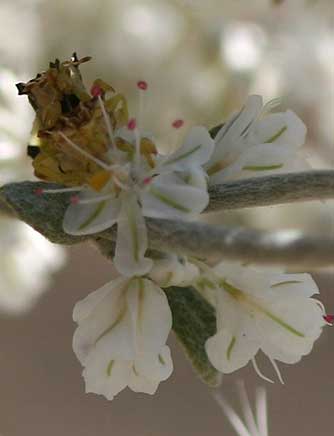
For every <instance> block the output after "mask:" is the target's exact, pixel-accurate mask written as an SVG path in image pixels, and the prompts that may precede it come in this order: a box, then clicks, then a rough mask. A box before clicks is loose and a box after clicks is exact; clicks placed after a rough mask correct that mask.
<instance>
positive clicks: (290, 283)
mask: <svg viewBox="0 0 334 436" xmlns="http://www.w3.org/2000/svg"><path fill="white" fill-rule="evenodd" d="M297 283H303V282H301V281H300V280H286V281H285V282H279V283H275V284H273V285H271V286H270V287H271V288H277V287H278V286H284V285H295V284H297Z"/></svg>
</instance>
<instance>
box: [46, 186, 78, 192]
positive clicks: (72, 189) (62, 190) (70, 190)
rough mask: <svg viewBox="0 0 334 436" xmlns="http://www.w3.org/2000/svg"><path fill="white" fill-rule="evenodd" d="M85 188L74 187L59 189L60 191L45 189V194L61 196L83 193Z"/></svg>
mask: <svg viewBox="0 0 334 436" xmlns="http://www.w3.org/2000/svg"><path fill="white" fill-rule="evenodd" d="M82 189H83V186H73V187H72V188H58V189H43V192H42V193H43V194H61V193H62V192H73V191H82Z"/></svg>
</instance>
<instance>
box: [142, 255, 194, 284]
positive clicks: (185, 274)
mask: <svg viewBox="0 0 334 436" xmlns="http://www.w3.org/2000/svg"><path fill="white" fill-rule="evenodd" d="M198 276H199V269H198V268H197V266H195V265H194V264H192V263H190V262H188V261H187V259H185V258H181V259H180V258H179V257H178V256H176V255H169V256H168V257H166V258H163V259H158V260H155V261H154V265H153V268H152V269H151V271H150V278H151V279H152V280H153V281H154V282H155V283H157V284H158V285H159V286H162V287H167V286H187V285H190V284H191V283H192V282H193V281H194V280H195V279H196V278H197V277H198Z"/></svg>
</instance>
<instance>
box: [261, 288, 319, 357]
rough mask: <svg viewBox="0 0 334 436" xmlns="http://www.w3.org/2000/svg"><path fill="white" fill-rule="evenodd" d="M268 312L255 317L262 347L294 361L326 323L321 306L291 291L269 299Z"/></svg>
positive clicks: (307, 349) (305, 352) (308, 350)
mask: <svg viewBox="0 0 334 436" xmlns="http://www.w3.org/2000/svg"><path fill="white" fill-rule="evenodd" d="M266 311H267V315H266V314H263V316H261V317H259V318H258V319H257V321H258V326H259V331H261V332H263V335H262V343H261V349H262V350H263V351H264V353H266V354H268V355H269V356H270V357H271V358H273V359H276V360H280V361H282V362H286V363H294V362H297V361H298V360H300V358H301V357H302V356H303V355H306V354H308V353H309V352H310V351H311V349H312V346H313V342H314V341H315V340H316V339H317V338H318V337H319V336H320V334H321V331H322V328H323V327H324V325H325V323H324V320H323V312H322V309H321V308H320V307H319V305H318V304H317V302H316V300H314V299H312V298H305V297H299V296H296V297H295V296H293V295H291V296H290V298H284V299H281V300H280V301H272V302H271V303H270V304H268V305H267V307H266Z"/></svg>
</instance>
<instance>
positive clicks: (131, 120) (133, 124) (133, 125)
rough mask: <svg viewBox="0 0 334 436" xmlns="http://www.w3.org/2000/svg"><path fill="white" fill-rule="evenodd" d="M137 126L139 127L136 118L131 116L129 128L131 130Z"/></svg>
mask: <svg viewBox="0 0 334 436" xmlns="http://www.w3.org/2000/svg"><path fill="white" fill-rule="evenodd" d="M136 127H137V121H136V118H130V120H129V122H128V129H129V130H135V128H136Z"/></svg>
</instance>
